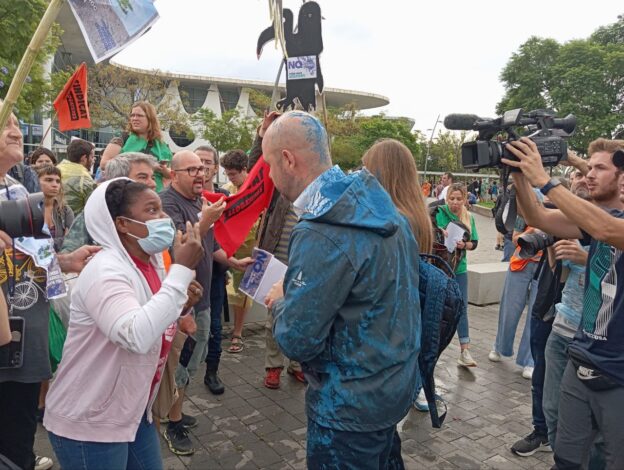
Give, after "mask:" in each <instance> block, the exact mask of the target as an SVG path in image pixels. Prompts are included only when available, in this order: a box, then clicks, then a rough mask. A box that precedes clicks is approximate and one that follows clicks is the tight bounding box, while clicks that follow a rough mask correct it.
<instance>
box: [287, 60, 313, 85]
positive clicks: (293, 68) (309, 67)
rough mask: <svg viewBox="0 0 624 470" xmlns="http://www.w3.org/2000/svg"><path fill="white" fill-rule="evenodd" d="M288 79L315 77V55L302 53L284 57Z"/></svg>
mask: <svg viewBox="0 0 624 470" xmlns="http://www.w3.org/2000/svg"><path fill="white" fill-rule="evenodd" d="M286 71H287V73H288V80H305V79H309V78H316V56H315V55H304V56H300V57H289V58H288V59H286Z"/></svg>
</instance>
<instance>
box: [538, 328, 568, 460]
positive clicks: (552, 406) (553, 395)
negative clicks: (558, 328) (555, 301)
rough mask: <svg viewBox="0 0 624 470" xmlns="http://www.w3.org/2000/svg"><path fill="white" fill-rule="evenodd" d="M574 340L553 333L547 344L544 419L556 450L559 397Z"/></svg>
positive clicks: (549, 438) (549, 440)
mask: <svg viewBox="0 0 624 470" xmlns="http://www.w3.org/2000/svg"><path fill="white" fill-rule="evenodd" d="M571 342H572V338H564V337H563V336H561V335H559V334H557V333H555V332H552V333H551V334H550V336H549V337H548V341H547V342H546V351H545V355H546V374H545V378H544V397H543V400H542V405H543V407H544V417H545V418H546V426H547V427H548V442H550V446H551V447H552V448H553V450H554V448H555V440H556V438H557V417H558V415H559V395H560V394H561V379H562V378H563V371H564V370H565V368H566V365H567V364H568V345H569V344H570V343H571Z"/></svg>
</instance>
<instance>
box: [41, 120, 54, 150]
mask: <svg viewBox="0 0 624 470" xmlns="http://www.w3.org/2000/svg"><path fill="white" fill-rule="evenodd" d="M56 115H57V113H56V112H55V113H54V116H52V119H50V125H49V126H48V128H47V129H46V131H45V133H44V134H43V137H42V138H41V142H39V147H43V142H44V141H45V140H46V137H47V136H48V134H49V133H50V130H51V129H52V124H54V120H55V119H56ZM50 150H51V149H50Z"/></svg>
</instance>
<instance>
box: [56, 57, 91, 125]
mask: <svg viewBox="0 0 624 470" xmlns="http://www.w3.org/2000/svg"><path fill="white" fill-rule="evenodd" d="M87 90H88V86H87V65H86V64H85V63H84V62H83V63H82V64H80V67H78V69H77V70H76V71H75V72H74V74H73V75H72V76H71V78H70V79H69V80H68V81H67V83H66V84H65V86H64V87H63V91H61V92H60V93H59V95H58V96H57V97H56V99H55V100H54V109H55V110H56V113H57V115H58V120H59V129H60V130H61V131H69V130H72V129H83V128H89V127H91V116H90V115H89V103H88V100H87Z"/></svg>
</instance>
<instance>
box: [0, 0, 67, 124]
mask: <svg viewBox="0 0 624 470" xmlns="http://www.w3.org/2000/svg"><path fill="white" fill-rule="evenodd" d="M47 7H48V2H47V1H46V0H29V1H26V2H16V1H14V0H0V44H2V47H0V98H4V97H5V96H6V93H7V91H8V90H9V85H10V83H11V80H12V79H13V75H14V74H15V71H16V69H17V66H18V65H19V63H20V61H21V60H22V56H23V55H24V52H26V48H27V47H28V44H29V43H30V40H31V38H32V36H33V34H34V32H35V29H37V25H38V24H39V21H40V20H41V17H42V16H43V13H44V12H45V10H46V8H47ZM61 32H62V31H61V29H60V27H59V26H58V25H57V24H55V25H54V26H53V27H52V30H51V31H50V33H49V34H48V37H47V39H46V42H45V44H44V46H43V47H42V49H41V51H40V52H39V54H37V58H36V60H35V63H34V65H33V67H32V69H31V70H30V74H29V78H28V80H27V81H26V83H25V84H24V88H23V89H22V92H21V94H20V97H19V99H18V100H17V106H16V109H15V112H16V114H17V115H18V116H19V117H20V118H22V119H26V120H30V119H32V117H33V113H34V111H35V110H37V109H47V108H48V107H49V104H48V103H50V101H51V99H52V100H53V99H54V97H55V96H56V94H57V93H58V91H59V90H60V89H61V87H62V84H61V86H60V87H58V81H56V82H54V81H53V82H52V83H51V82H50V81H49V80H48V79H47V78H46V77H45V72H44V70H45V68H44V65H45V63H46V61H47V60H48V58H49V57H50V56H51V55H52V54H54V53H55V52H56V49H57V48H58V46H59V44H60V37H61ZM54 85H56V86H57V87H56V88H55V86H54Z"/></svg>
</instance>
